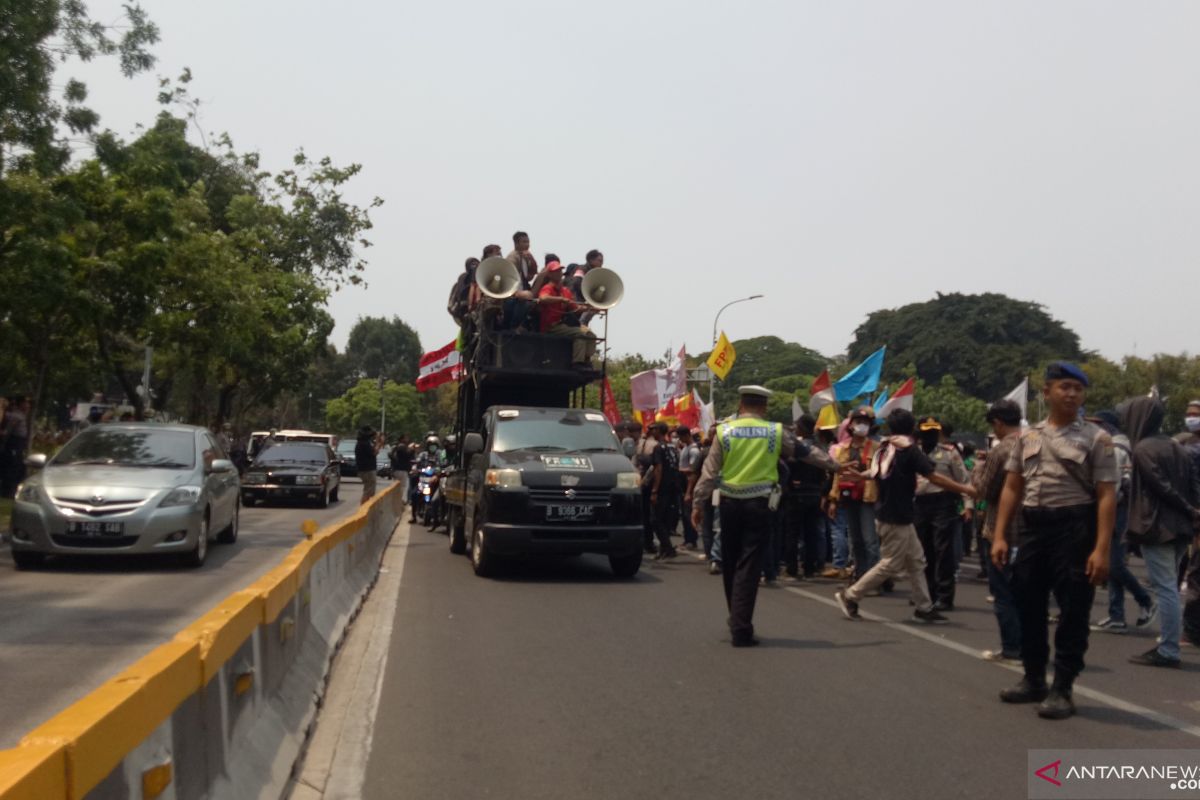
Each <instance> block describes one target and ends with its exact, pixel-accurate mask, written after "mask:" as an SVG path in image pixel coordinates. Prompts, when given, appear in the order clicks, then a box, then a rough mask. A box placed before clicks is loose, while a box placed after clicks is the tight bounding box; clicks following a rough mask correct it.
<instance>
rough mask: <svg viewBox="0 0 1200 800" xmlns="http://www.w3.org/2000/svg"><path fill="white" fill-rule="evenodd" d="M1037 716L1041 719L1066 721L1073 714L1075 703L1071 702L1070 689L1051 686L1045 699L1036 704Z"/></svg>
mask: <svg viewBox="0 0 1200 800" xmlns="http://www.w3.org/2000/svg"><path fill="white" fill-rule="evenodd" d="M1037 713H1038V716H1039V717H1041V718H1042V719H1066V718H1067V717H1070V716H1073V715H1074V714H1075V703H1073V702H1072V701H1071V687H1069V686H1058V685H1055V686H1051V687H1050V693H1049V694H1048V695H1046V699H1045V700H1043V701H1042V702H1040V703H1038V707H1037Z"/></svg>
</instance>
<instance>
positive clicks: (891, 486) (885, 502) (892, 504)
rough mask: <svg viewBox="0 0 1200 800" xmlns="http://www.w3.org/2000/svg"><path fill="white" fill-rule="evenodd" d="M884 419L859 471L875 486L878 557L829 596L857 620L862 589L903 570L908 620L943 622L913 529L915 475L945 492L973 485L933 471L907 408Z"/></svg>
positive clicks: (971, 493) (878, 584)
mask: <svg viewBox="0 0 1200 800" xmlns="http://www.w3.org/2000/svg"><path fill="white" fill-rule="evenodd" d="M887 424H888V432H889V434H890V435H889V436H887V437H886V438H885V439H884V440H883V442H882V444H881V446H880V448H879V450H878V451H877V452H876V454H875V457H874V458H873V459H872V460H871V465H870V467H869V468H868V469H867V470H866V472H864V473H863V477H869V478H872V479H873V480H874V481H875V482H876V484H877V485H878V490H879V502H878V503H877V504H876V506H875V520H876V529H877V531H878V533H879V552H880V557H879V563H877V564H876V565H875V566H873V567H871V569H870V570H869V571H868V572H867V574H866V575H863V576H862V577H861V578H859V579H858V581H857V582H855V583H854V585H852V586H850V587H849V588H847V589H845V590H840V591H838V592H835V593H834V599H835V600H837V603H838V607H840V608H841V609H842V613H843V614H845V615H846V617H847V618H849V619H852V620H858V619H861V618H862V616H861V615H860V614H859V610H858V607H859V603H861V602H862V599H863V598H864V597H866V596H867V594H869V593H870V592H873V591H875V590H876V589H879V588H880V587H881V586H883V584H884V583H886V582H887V581H889V580H895V579H896V578H900V577H904V576H907V577H908V580H909V584H910V585H911V587H912V602H913V606H914V610H913V616H912V618H913V620H914V621H916V622H922V623H944V622H947V621H948V620H947V619H946V617H944V616H943V615H942V614H940V613H939V612H938V611H936V610H934V608H933V600H932V599H931V598H930V597H929V585H928V584H927V583H926V578H925V551H924V550H923V549H922V548H921V541H920V540H919V539H918V538H917V529H916V527H914V525H913V522H914V520H915V518H916V507H915V500H916V490H917V477H918V476H922V477H924V478H926V479H927V480H929V482H930V483H933V484H935V485H936V486H939V487H941V488H943V489H946V490H947V491H950V492H958V493H959V494H965V495H968V496H974V494H975V490H974V488H972V487H970V486H967V485H966V484H963V483H958V482H957V481H953V480H951V479H950V478H948V477H946V476H945V475H942V474H941V473H939V472H937V469H936V467H935V466H934V463H933V461H932V460H930V458H929V456H927V455H925V453H924V451H923V450H922V449H921V448H920V447H918V446H917V444H916V441H915V439H914V438H913V434H914V433H915V432H916V426H917V421H916V418H914V417H913V415H912V412H910V411H907V410H905V409H903V408H897V409H895V410H893V411H892V412H891V413H890V414H888V417H887ZM850 469H853V467H850Z"/></svg>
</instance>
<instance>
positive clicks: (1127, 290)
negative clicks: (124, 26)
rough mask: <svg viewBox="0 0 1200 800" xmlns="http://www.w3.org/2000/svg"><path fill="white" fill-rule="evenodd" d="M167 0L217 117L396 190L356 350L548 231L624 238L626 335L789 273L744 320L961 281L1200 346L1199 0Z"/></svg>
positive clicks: (1093, 343)
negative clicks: (395, 319) (494, 251)
mask: <svg viewBox="0 0 1200 800" xmlns="http://www.w3.org/2000/svg"><path fill="white" fill-rule="evenodd" d="M143 2H144V7H145V8H146V9H147V11H148V12H149V14H150V16H151V17H152V18H153V19H154V21H155V22H156V23H157V24H158V25H159V26H160V28H161V30H162V41H161V43H160V44H159V45H158V47H157V50H156V52H157V54H158V57H159V64H158V67H157V69H156V73H157V74H162V75H175V74H177V73H178V72H179V71H180V70H181V69H182V68H183V67H185V66H187V67H190V68H191V69H192V70H193V72H194V74H195V81H194V83H193V84H192V88H193V91H194V93H195V94H196V95H197V96H198V97H200V98H201V99H202V100H204V101H205V104H206V105H205V108H204V112H203V113H204V124H205V128H206V129H208V130H213V131H228V132H229V133H231V134H232V136H233V137H234V140H235V142H236V144H237V145H238V146H239V148H240V149H244V150H245V149H257V150H260V151H261V152H262V153H263V156H264V165H265V166H268V167H269V168H279V167H282V166H286V162H287V160H288V158H289V157H290V155H291V154H292V152H293V151H294V150H295V149H296V148H297V147H299V146H303V147H304V148H305V149H306V150H307V151H308V152H309V154H310V155H316V156H320V155H329V156H331V157H332V158H333V159H334V160H335V161H337V162H342V163H345V162H351V161H357V162H361V163H362V164H363V166H364V170H363V173H362V175H361V177H360V178H359V179H357V180H356V181H355V182H354V184H353V185H352V187H351V189H350V191H349V192H348V194H349V196H350V197H351V198H352V199H355V200H357V201H359V202H362V203H365V202H367V201H368V200H369V199H370V198H371V197H372V196H374V195H379V196H381V197H383V198H385V200H386V205H384V206H383V207H382V208H380V209H378V210H377V211H376V212H375V213H374V215H373V216H374V222H375V230H374V231H372V232H371V234H370V237H369V238H371V239H372V240H373V241H374V243H375V247H373V248H372V249H371V250H370V251H369V252H368V253H367V255H368V258H369V260H370V262H371V266H370V268H369V271H368V273H367V275H366V278H367V280H368V281H369V283H370V286H369V288H368V289H353V290H343V291H342V292H341V293H340V294H338V295H337V296H336V297H335V298H334V300H333V302H332V304H331V310H332V313H333V314H334V316H335V318H336V319H337V323H338V324H337V329H336V330H335V332H334V340H335V342H337V343H338V344H339V346H340V345H341V344H343V343H344V342H345V338H346V336H347V334H348V331H349V328H350V327H351V326H352V325H353V323H354V321H355V319H356V318H357V317H358V316H360V315H373V316H379V315H389V316H390V315H392V314H396V315H399V316H400V317H402V318H403V319H404V320H406V321H407V322H408V323H409V324H411V325H413V327H415V328H416V329H417V330H418V332H419V333H420V336H421V341H422V344H424V345H425V346H426V347H427V349H432V348H433V347H437V346H440V345H442V344H445V343H446V342H448V341H450V340H451V339H452V338H453V336H454V334H455V328H454V325H453V322H452V321H451V320H450V318H449V316H448V315H447V314H446V312H445V301H446V295H447V293H448V291H449V286H450V284H451V282H452V281H453V280H454V277H455V275H456V274H457V272H458V271H460V270H461V268H462V263H463V260H464V259H465V258H466V257H467V256H471V255H475V256H478V255H479V252H480V250H481V249H482V247H483V245H485V244H487V243H489V242H496V243H498V244H501V245H504V247H505V251H506V252H507V251H508V249H510V248H511V234H512V232H513V231H514V230H517V229H518V228H520V229H524V230H527V231H529V232H530V233H531V235H532V239H533V249H534V252H535V253H536V254H538V256H539V258H540V256H541V254H543V253H544V252H546V251H548V250H552V251H554V252H556V253H558V254H559V255H560V256H561V257H562V258H563V259H564V261H566V262H569V261H582V260H583V254H584V253H585V252H586V251H587V250H588V249H590V248H592V247H597V248H599V249H601V250H603V251H604V253H605V256H606V259H607V266H610V267H612V268H614V269H616V270H617V271H618V272H619V273H620V274H621V276H622V277H623V279H624V281H625V286H626V299H625V302H624V303H622V304H621V305H620V306H619V307H618V308H617V309H616V310H615V311H614V312H613V313H612V315H611V316H612V325H611V329H610V342H611V345H612V347H613V349H614V350H615V351H616V352H618V353H622V352H642V353H645V354H648V355H650V354H655V355H656V354H660V353H662V352H663V351H665V350H666V349H667V348H668V346H673V347H674V348H676V349H677V348H678V346H679V345H680V344H681V343H686V344H687V346H688V348H689V350H690V351H691V352H693V353H695V352H700V351H703V350H706V349H708V346H709V341H710V337H711V335H712V324H713V315H714V314H715V313H716V311H717V309H718V308H719V307H720V306H721V305H722V304H724V303H725V302H727V301H729V300H731V299H735V298H737V297H743V296H746V295H749V294H755V293H762V294H765V295H766V297H765V298H764V299H762V300H756V301H754V302H752V303H744V304H741V305H738V306H735V307H733V308H731V309H729V310H727V311H726V312H725V314H724V315H723V316H722V318H721V327H723V328H724V329H725V330H726V331H727V332H728V334H729V336H730V338H734V339H736V338H745V337H749V336H758V335H765V334H774V335H777V336H780V337H782V338H784V339H787V340H792V341H798V342H801V343H803V344H805V345H808V346H810V347H813V348H815V349H817V350H820V351H822V352H824V353H828V354H835V353H839V352H843V351H844V350H845V348H846V347H847V345H848V344H849V342H850V340H851V338H852V335H853V331H854V329H855V328H856V327H857V326H858V325H859V324H860V323H861V322H862V321H863V319H864V318H865V316H866V314H867V313H869V312H870V311H872V310H874V309H878V308H882V307H896V306H899V305H903V304H905V303H909V302H913V301H921V300H926V299H929V298H930V297H932V296H933V294H934V292H935V291H939V290H940V291H943V292H949V291H961V292H983V291H1000V292H1005V293H1007V294H1010V295H1013V296H1015V297H1019V298H1022V299H1027V300H1033V301H1036V302H1039V303H1042V304H1044V305H1045V306H1046V307H1047V308H1048V310H1049V312H1050V313H1051V314H1052V315H1054V316H1055V317H1057V318H1058V319H1061V320H1062V321H1064V322H1066V323H1067V324H1068V325H1069V326H1071V327H1072V328H1073V329H1074V330H1075V331H1076V332H1078V333H1079V334H1080V336H1081V337H1082V340H1083V344H1084V346H1085V347H1088V348H1092V349H1096V350H1099V351H1100V352H1102V353H1103V354H1105V355H1107V356H1110V357H1120V356H1121V355H1124V354H1127V353H1131V352H1134V351H1135V346H1136V352H1137V353H1138V354H1140V355H1148V354H1150V353H1152V352H1155V351H1168V352H1179V351H1183V350H1189V351H1195V350H1196V349H1197V348H1196V346H1195V345H1194V339H1195V337H1196V335H1197V330H1198V328H1197V324H1196V317H1195V313H1194V309H1195V308H1196V300H1195V297H1196V296H1195V295H1189V292H1191V291H1194V290H1195V286H1194V285H1193V279H1194V277H1195V276H1196V274H1197V273H1196V268H1195V264H1196V261H1197V255H1198V250H1200V224H1198V222H1197V220H1198V217H1200V174H1198V173H1200V147H1198V146H1197V143H1198V142H1200V105H1198V104H1197V97H1198V96H1200V49H1198V48H1197V47H1196V42H1197V41H1198V40H1200V3H1193V2H1186V1H1185V0H1181V1H1180V2H1146V1H1142V2H1136V3H1135V2H1127V1H1126V0H1123V1H1122V2H1101V1H1099V0H1083V1H1082V2H1045V0H1039V1H1038V2H1014V1H1013V0H1005V1H1004V2H981V1H980V0H973V1H972V2H962V1H961V0H952V1H947V2H899V1H898V0H886V2H854V1H853V0H847V1H846V2H833V3H831V2H807V1H805V2H801V1H800V0H780V1H775V0H770V1H763V0H750V1H748V2H742V3H737V4H733V3H716V2H696V0H638V1H637V2H630V0H606V2H602V3H586V4H584V3H579V2H566V1H564V0H542V1H541V2H539V1H537V0H522V1H521V2H496V1H495V0H462V1H460V2H454V1H453V0H449V1H448V0H440V1H439V2H423V3H385V2H366V1H365V0H343V1H342V2H339V3H333V2H316V0H288V2H283V1H282V0H240V1H239V2H233V1H232V0H208V2H204V3H197V2H182V1H181V0H169V1H168V0H143ZM90 5H91V7H92V9H93V11H94V12H95V14H96V16H97V17H99V18H101V19H115V18H116V17H117V16H119V12H118V10H117V9H119V4H118V3H114V2H107V0H106V2H103V3H102V2H98V0H92V2H91V3H90ZM78 72H80V74H81V75H82V77H84V78H85V79H87V80H88V82H89V84H90V85H91V88H92V100H93V102H94V104H95V107H96V108H97V109H98V110H99V111H100V112H101V115H102V122H103V123H104V124H105V125H107V126H109V127H112V128H114V129H115V130H117V131H118V132H123V133H132V130H133V125H134V124H135V123H137V122H139V121H140V122H147V121H149V120H151V119H152V118H153V115H154V114H155V113H156V112H157V106H156V104H155V102H154V95H155V91H156V84H155V81H154V78H153V77H152V76H147V77H144V78H140V79H138V80H134V81H125V80H122V79H121V78H120V77H119V75H118V74H117V72H116V68H115V64H113V63H112V62H99V63H96V64H94V65H89V66H88V67H87V68H85V69H84V70H82V71H78ZM64 77H65V76H64Z"/></svg>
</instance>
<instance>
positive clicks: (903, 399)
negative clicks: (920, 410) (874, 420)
mask: <svg viewBox="0 0 1200 800" xmlns="http://www.w3.org/2000/svg"><path fill="white" fill-rule="evenodd" d="M915 387H916V384H915V383H914V382H913V379H912V378H909V379H908V380H906V381H905V382H904V385H903V386H901V387H900V388H899V389H897V390H896V393H895V394H894V395H892V396H891V397H890V398H888V401H887V402H886V403H884V404H883V408H881V409H879V414H878V415H877V416H880V417H886V416H887V415H888V414H890V413H891V412H892V411H894V410H895V409H897V408H903V409H904V410H905V411H909V412H911V411H912V410H913V390H914V388H915Z"/></svg>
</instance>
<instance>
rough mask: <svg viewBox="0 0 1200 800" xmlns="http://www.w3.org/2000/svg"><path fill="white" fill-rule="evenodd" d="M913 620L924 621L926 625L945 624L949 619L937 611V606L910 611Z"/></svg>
mask: <svg viewBox="0 0 1200 800" xmlns="http://www.w3.org/2000/svg"><path fill="white" fill-rule="evenodd" d="M912 618H913V621H914V622H924V623H925V624H926V625H945V624H946V623H947V622H949V621H950V620H948V619H946V618H945V617H943V616H942V615H941V614H940V613H938V610H937V608H931V609H929V610H928V611H922V610H921V609H919V608H918V609H916V610H915V611H913V613H912Z"/></svg>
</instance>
